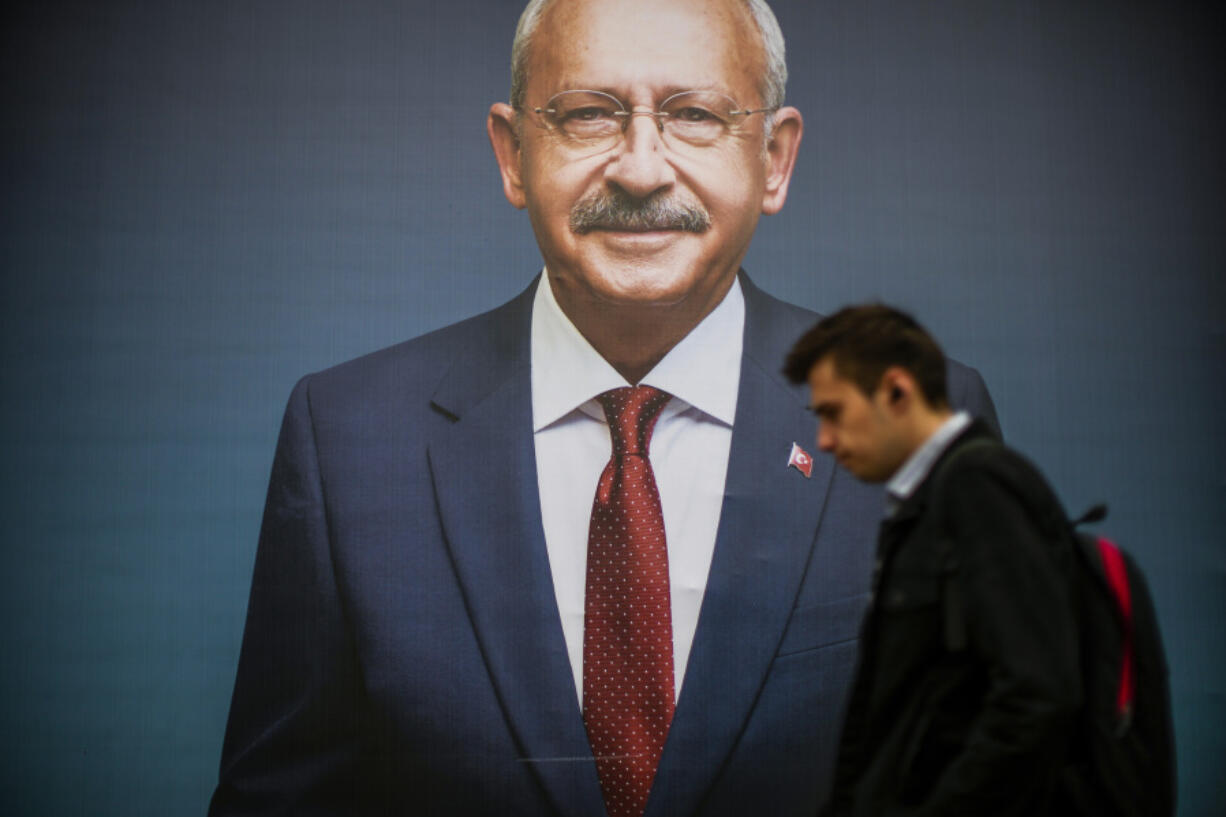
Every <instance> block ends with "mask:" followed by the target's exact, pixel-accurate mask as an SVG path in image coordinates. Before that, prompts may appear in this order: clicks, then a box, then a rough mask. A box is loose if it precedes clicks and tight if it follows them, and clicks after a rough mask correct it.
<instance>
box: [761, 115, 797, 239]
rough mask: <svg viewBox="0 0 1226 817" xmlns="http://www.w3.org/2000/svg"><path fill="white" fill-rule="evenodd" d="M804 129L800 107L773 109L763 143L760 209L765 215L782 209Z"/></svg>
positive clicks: (770, 214)
mask: <svg viewBox="0 0 1226 817" xmlns="http://www.w3.org/2000/svg"><path fill="white" fill-rule="evenodd" d="M804 132H805V123H804V119H803V118H801V116H800V111H798V110H796V109H795V108H793V107H790V106H789V107H783V108H780V109H779V110H777V111H775V121H774V125H773V126H772V127H771V133H770V137H769V139H768V141H767V143H766V188H765V191H764V193H763V196H762V212H763V213H764V214H766V215H768V216H772V215H774V214H775V213H778V212H779V211H780V210H782V209H783V203H784V202H785V201H787V198H788V182H790V181H791V180H792V169H793V168H794V167H795V166H796V154H797V152H798V151H799V150H800V138H801V136H803V135H804Z"/></svg>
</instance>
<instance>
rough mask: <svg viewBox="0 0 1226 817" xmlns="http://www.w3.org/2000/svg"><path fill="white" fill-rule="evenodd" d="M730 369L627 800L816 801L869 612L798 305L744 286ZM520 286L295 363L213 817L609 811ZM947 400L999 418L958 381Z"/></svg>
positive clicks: (726, 811)
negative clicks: (825, 441) (656, 715)
mask: <svg viewBox="0 0 1226 817" xmlns="http://www.w3.org/2000/svg"><path fill="white" fill-rule="evenodd" d="M742 285H743V287H744V292H745V304H746V315H745V338H744V353H743V355H744V357H743V361H742V365H741V379H740V392H739V397H738V401H737V409H736V419H735V424H734V431H733V438H732V449H731V455H730V461H729V466H728V475H727V482H726V487H725V494H726V495H725V499H724V506H723V511H722V514H721V517H720V522H719V530H718V534H717V539H716V545H715V553H714V558H713V561H712V564H711V571H710V576H709V579H708V583H707V588H706V595H705V596H704V598H703V603H702V612H701V616H700V619H699V623H698V630H697V633H696V634H695V637H694V644H693V649H692V652H691V655H690V659H689V665H688V667H687V669H686V675H685V679H684V683H683V686H682V689H681V696H680V699H679V701H678V704H677V709H676V714H675V716H674V719H673V723H672V728H671V730H670V732H669V735H668V742H667V745H666V746H665V749H664V755H663V758H662V759H661V761H660V767H659V771H658V773H657V776H656V780H655V784H654V786H653V789H652V793H651V797H650V800H649V802H648V804H647V817H653V816H654V817H660V816H661V815H704V817H708V816H709V817H714V815H744V814H754V813H757V814H774V815H788V814H805V815H810V814H813V813H814V812H815V811H816V809H817V807H818V804H819V803H820V802H821V800H822V799H823V798H824V797H825V795H826V793H827V790H828V786H829V777H830V771H831V768H832V761H833V756H832V754H833V749H834V745H835V741H836V738H837V735H838V730H839V723H840V713H841V709H842V706H843V702H844V697H845V693H846V690H847V688H848V686H849V683H850V681H851V677H852V673H853V669H854V661H855V657H856V636H857V628H858V625H859V622H860V619H861V616H862V614H863V612H864V608H865V605H866V602H867V593H868V586H869V580H870V574H871V562H872V558H873V551H874V541H875V534H876V530H877V525H878V522H879V521H880V519H881V515H882V507H883V506H882V496H881V493H880V490H879V489H878V488H872V487H866V486H864V485H861V484H860V483H858V482H857V481H856V480H854V479H852V478H851V477H850V476H849V475H848V474H847V473H846V472H844V471H842V470H841V469H840V470H837V471H836V469H835V468H834V464H833V461H832V459H831V458H830V457H828V456H826V455H822V454H818V456H817V457H816V458H815V459H816V462H815V465H814V468H813V473H812V476H811V477H810V478H808V479H806V478H805V477H804V476H803V475H802V474H801V473H800V472H798V471H797V470H796V469H795V468H789V467H788V466H787V463H788V454H789V451H790V449H791V447H792V443H793V442H799V443H800V444H801V446H803V447H804V448H806V449H807V450H810V451H813V449H814V446H813V443H812V440H813V437H814V429H815V421H814V418H813V416H812V414H811V413H810V412H809V411H808V410H807V408H806V405H807V400H808V394H807V389H805V388H804V387H796V386H793V385H790V384H789V383H787V381H786V380H785V379H784V378H783V377H782V375H781V374H780V367H781V365H782V361H783V358H784V355H785V353H786V352H787V350H788V349H789V348H790V347H791V345H792V343H793V342H794V341H795V340H796V339H797V338H798V337H799V336H800V335H801V334H802V333H803V332H804V331H805V330H806V329H808V328H809V327H810V326H811V325H812V324H813V323H814V322H815V321H816V319H817V317H818V316H817V315H815V314H814V313H812V312H809V311H807V310H803V309H800V308H798V307H795V306H791V305H789V304H785V303H783V302H781V301H778V300H776V299H774V298H772V297H770V296H769V295H766V294H765V293H763V292H762V291H761V290H759V289H758V288H757V287H755V286H754V285H753V284H752V283H750V282H749V281H748V279H747V278H745V277H744V276H742ZM532 291H533V290H532V288H529V290H528V291H526V292H524V293H523V294H522V295H520V296H519V297H517V298H516V299H515V300H513V301H511V302H510V303H508V304H506V305H505V306H503V307H501V308H499V309H495V310H493V311H492V312H488V313H486V314H484V315H479V316H477V317H475V318H472V319H470V320H467V321H464V322H462V323H459V324H456V325H453V326H450V327H447V328H445V329H442V330H439V331H437V332H434V333H432V334H429V335H426V336H423V337H421V338H418V339H416V340H413V341H409V342H407V343H404V344H401V345H399V346H395V347H392V348H390V349H386V350H383V351H381V352H376V353H374V354H371V355H368V356H366V357H363V358H360V359H358V360H354V361H351V362H349V363H346V364H343V365H341V366H337V367H336V368H333V369H329V370H327V371H325V372H322V373H319V374H315V375H311V376H308V377H306V378H304V379H303V380H302V381H301V382H300V383H299V384H298V385H297V387H296V388H295V389H294V393H293V395H292V397H291V398H290V401H289V406H288V408H287V410H286V414H285V421H284V424H283V427H282V430H281V436H280V440H279V442H278V446H277V453H276V457H275V460H274V464H273V470H272V477H271V481H270V485H269V490H268V503H267V507H266V509H265V514H264V522H263V528H262V531H261V535H260V544H259V550H258V555H257V557H256V565H255V574H254V579H253V584H252V591H251V600H250V605H249V608H248V614H247V627H246V632H245V635H244V640H243V649H242V656H241V659H240V662H239V669H238V678H237V682H236V685H235V690H234V699H233V702H232V705H231V711H230V720H229V725H228V728H227V733H226V739H225V747H224V750H223V757H222V770H221V782H220V784H219V786H218V788H217V791H216V793H215V794H214V797H213V802H212V807H211V811H210V813H211V814H213V815H216V816H217V817H220V815H246V814H273V813H276V814H282V813H290V814H335V815H363V814H384V813H386V814H399V815H425V814H440V815H444V814H445V815H469V814H472V815H480V814H490V815H500V817H501V816H503V815H525V816H530V817H537V815H558V816H559V817H594V816H596V817H598V816H599V815H603V814H604V805H603V802H602V800H601V794H600V786H599V783H598V781H597V777H596V769H595V764H594V763H593V761H592V758H591V750H590V748H589V746H588V742H587V736H586V733H585V731H584V726H583V720H582V717H581V712H580V704H579V700H578V696H577V694H576V691H575V686H574V682H573V676H572V674H571V669H570V664H569V662H568V658H567V653H566V647H565V644H564V643H563V637H562V627H561V622H560V619H559V616H558V611H557V606H556V603H555V600H554V592H553V586H552V579H551V574H550V570H549V563H548V558H547V556H546V551H545V541H544V533H543V529H542V525H541V517H540V503H539V498H538V496H537V479H536V464H535V454H534V447H533V438H532V431H531V429H532V407H531V388H530V382H529V360H530V354H529V327H530V322H531V313H532ZM950 394H951V397H952V399H953V402H954V403H955V404H956V405H958V406H963V407H967V408H969V409H970V410H971V411H972V412H974V413H976V414H978V415H980V416H983V417H985V418H986V419H988V420H989V421H990V422H991V423H992V424H993V425H994V424H995V415H994V413H993V409H992V405H991V401H990V399H989V398H988V395H987V392H986V390H985V389H984V387H983V384H982V381H981V380H980V378H979V376H978V374H977V373H976V372H974V371H973V370H971V369H968V368H966V367H964V366H961V365H958V364H955V363H951V364H950Z"/></svg>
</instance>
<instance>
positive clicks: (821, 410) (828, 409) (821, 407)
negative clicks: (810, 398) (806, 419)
mask: <svg viewBox="0 0 1226 817" xmlns="http://www.w3.org/2000/svg"><path fill="white" fill-rule="evenodd" d="M836 409H837V407H836V406H835V405H834V404H833V403H830V402H828V401H822V402H820V403H811V404H810V405H809V411H811V412H813V413H814V414H816V415H817V416H818V417H823V416H829V415H830V414H831V413H832V412H834V411H835V410H836Z"/></svg>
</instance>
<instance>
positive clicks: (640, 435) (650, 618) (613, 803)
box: [583, 386, 674, 817]
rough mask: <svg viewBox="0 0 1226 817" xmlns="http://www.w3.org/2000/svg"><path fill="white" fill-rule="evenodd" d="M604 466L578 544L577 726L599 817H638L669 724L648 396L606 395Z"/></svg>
mask: <svg viewBox="0 0 1226 817" xmlns="http://www.w3.org/2000/svg"><path fill="white" fill-rule="evenodd" d="M596 399H597V400H599V401H600V404H601V405H602V406H603V407H604V413H605V417H606V418H608V421H609V433H610V436H611V437H612V439H613V456H612V457H611V458H610V459H609V463H608V465H606V466H605V468H604V472H603V473H602V474H601V475H600V482H599V483H597V485H596V499H595V501H594V502H593V503H592V522H591V527H590V529H589V531H588V540H587V588H586V590H585V593H584V604H583V613H584V626H583V720H584V722H585V723H586V724H587V734H588V740H589V741H590V742H591V744H592V752H593V753H594V754H595V756H596V771H597V773H598V774H599V776H600V786H601V789H603V791H604V800H605V806H606V807H607V808H608V812H609V817H640V815H642V813H643V809H644V808H645V807H646V805H647V795H648V793H649V792H650V791H651V783H652V780H653V779H654V778H655V776H656V766H657V765H659V762H660V755H661V753H662V752H663V751H664V739H665V738H666V737H667V736H668V726H669V724H670V723H671V722H672V719H673V706H674V703H673V621H672V608H671V605H670V599H669V590H668V548H667V546H666V544H665V541H664V516H663V514H662V513H661V511H660V494H659V491H657V490H656V478H655V474H653V473H652V470H651V462H650V461H649V460H648V459H647V454H648V446H649V445H650V443H651V431H652V429H653V428H654V427H655V423H656V418H657V417H659V415H660V410H661V409H662V408H664V404H665V403H667V402H668V401H669V395H668V394H667V393H665V392H662V391H659V390H658V389H653V388H652V387H650V386H636V387H634V388H629V387H627V388H621V389H613V390H612V391H607V392H605V393H604V394H602V395H600V396H599V397H597V398H596Z"/></svg>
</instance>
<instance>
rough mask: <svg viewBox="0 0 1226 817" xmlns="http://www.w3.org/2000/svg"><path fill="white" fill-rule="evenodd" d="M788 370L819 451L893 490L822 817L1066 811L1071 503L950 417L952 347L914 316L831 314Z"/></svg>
mask: <svg viewBox="0 0 1226 817" xmlns="http://www.w3.org/2000/svg"><path fill="white" fill-rule="evenodd" d="M785 373H786V374H787V376H788V377H789V378H790V379H791V380H793V381H794V382H796V383H807V384H808V385H809V387H810V390H811V395H812V408H813V410H814V412H815V413H816V414H817V417H818V421H819V427H818V433H817V442H818V447H819V448H821V450H822V451H825V452H828V453H831V454H833V455H834V457H835V458H836V459H837V461H838V462H839V464H840V465H842V466H843V467H844V468H846V469H847V470H848V471H850V472H851V473H852V474H853V475H854V476H856V477H857V478H858V479H860V480H863V481H865V482H871V483H885V488H886V507H885V508H884V509H883V513H884V521H883V522H882V525H881V532H880V536H879V540H878V552H877V561H876V567H875V572H874V577H873V599H872V603H871V606H870V609H869V612H868V614H867V617H866V619H865V621H864V625H863V630H862V637H861V643H860V657H859V663H858V668H857V674H856V680H855V682H854V684H853V687H852V691H851V698H850V702H849V704H848V707H847V713H846V717H845V721H844V725H843V733H842V738H841V741H840V744H839V752H838V760H837V764H836V769H835V778H834V788H833V793H832V796H831V798H830V800H829V802H828V803H827V805H826V807H825V810H824V812H823V814H824V815H827V817H834V816H835V815H839V816H841V815H903V814H905V815H954V814H958V815H962V814H965V815H977V817H986V816H987V815H1039V814H1049V813H1058V812H1059V811H1060V810H1061V806H1060V804H1059V803H1058V802H1056V800H1058V799H1059V798H1058V796H1056V795H1055V791H1056V789H1057V778H1058V775H1059V771H1060V769H1061V767H1062V766H1063V764H1064V761H1065V757H1066V753H1067V745H1068V742H1069V738H1070V734H1071V728H1072V724H1073V719H1074V716H1075V714H1076V712H1077V711H1078V707H1079V705H1080V702H1081V682H1080V670H1079V665H1078V646H1077V636H1076V633H1077V626H1076V619H1075V615H1074V610H1073V604H1072V600H1071V598H1070V591H1071V585H1070V578H1069V576H1070V572H1071V570H1072V567H1073V566H1072V558H1073V555H1074V554H1073V551H1072V549H1071V547H1070V546H1069V534H1068V528H1067V521H1066V517H1065V515H1064V511H1063V509H1062V507H1061V505H1060V503H1059V501H1058V500H1057V499H1056V497H1055V496H1054V495H1053V493H1052V491H1051V489H1050V488H1049V487H1048V486H1047V483H1046V482H1045V481H1044V479H1043V478H1042V476H1041V475H1040V474H1039V473H1038V471H1037V470H1035V468H1034V467H1033V466H1032V465H1031V464H1030V463H1029V462H1027V461H1026V460H1025V459H1023V458H1022V457H1021V456H1019V455H1018V454H1017V453H1015V452H1013V451H1011V450H1010V449H1008V448H1006V447H1005V446H1003V445H1002V444H1000V442H999V440H997V439H996V437H995V436H994V435H993V434H992V433H991V432H990V431H989V430H988V429H987V428H986V427H985V426H984V425H983V424H982V423H980V422H978V421H973V420H972V419H971V418H970V417H969V416H968V415H967V414H966V413H964V412H955V411H953V410H952V409H951V407H950V404H949V399H948V396H947V394H946V380H945V374H946V361H945V356H944V354H943V353H942V352H941V349H940V347H939V346H938V345H937V344H936V342H935V341H934V340H933V339H932V337H931V336H929V335H928V333H927V332H926V331H925V330H924V329H923V328H922V327H921V326H920V325H919V324H917V323H916V322H915V321H914V320H913V319H912V318H911V317H910V316H908V315H906V314H904V313H901V312H899V311H897V310H895V309H892V308H890V307H886V306H881V305H869V306H856V307H848V308H846V309H844V310H842V311H840V312H838V313H836V314H834V315H832V316H830V317H828V318H826V319H824V320H822V321H821V322H820V323H818V324H817V326H815V327H814V328H813V329H812V330H810V331H809V332H808V333H807V334H806V335H804V336H803V337H802V338H801V339H800V340H799V341H798V342H797V343H796V345H795V347H794V348H793V350H792V352H791V353H790V355H789V357H788V360H787V365H786V368H785Z"/></svg>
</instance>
